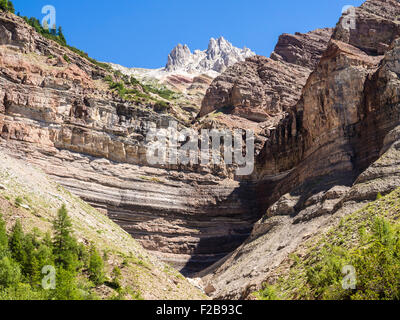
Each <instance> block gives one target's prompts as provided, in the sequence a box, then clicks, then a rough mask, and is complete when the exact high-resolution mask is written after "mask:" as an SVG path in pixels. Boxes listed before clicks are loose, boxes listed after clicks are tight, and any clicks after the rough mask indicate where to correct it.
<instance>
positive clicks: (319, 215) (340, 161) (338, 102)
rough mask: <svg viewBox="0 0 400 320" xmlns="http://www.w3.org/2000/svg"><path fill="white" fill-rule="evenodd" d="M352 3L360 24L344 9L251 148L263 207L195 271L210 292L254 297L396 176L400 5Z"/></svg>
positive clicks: (390, 185) (372, 1) (376, 1)
mask: <svg viewBox="0 0 400 320" xmlns="http://www.w3.org/2000/svg"><path fill="white" fill-rule="evenodd" d="M356 12H357V15H356V19H357V20H356V26H357V27H356V28H355V29H351V30H350V31H349V30H346V29H344V28H343V25H342V21H343V18H342V19H341V21H340V22H339V23H338V25H337V27H336V29H335V30H334V32H333V36H332V39H331V40H330V42H329V45H328V48H327V49H326V51H325V52H324V53H323V55H322V57H321V59H320V61H319V63H318V64H317V65H316V68H315V69H314V71H313V72H312V73H311V74H310V76H309V78H308V79H307V82H306V84H305V86H304V88H303V90H302V94H301V97H300V99H299V101H298V102H297V103H296V104H295V105H293V107H292V108H291V109H290V110H289V112H288V113H287V115H285V116H284V118H283V119H282V120H281V121H280V122H279V124H278V125H277V126H276V128H274V129H273V130H272V131H270V135H269V137H268V139H267V140H266V142H265V144H264V147H263V149H262V150H261V152H260V154H259V157H258V158H257V170H256V172H255V176H256V178H257V179H258V181H259V184H258V198H259V201H260V203H265V205H264V206H265V207H267V208H268V209H267V210H266V213H265V215H264V217H263V218H262V219H261V220H259V221H258V222H257V223H256V224H255V227H254V229H253V231H252V235H251V236H250V237H249V238H248V239H247V240H246V242H245V243H244V244H243V245H242V246H241V247H240V248H238V249H237V250H235V252H233V253H232V254H230V255H229V256H227V257H225V258H224V259H222V260H221V261H219V262H218V263H216V264H215V265H213V266H212V267H210V268H209V269H207V270H204V271H203V272H201V273H200V274H198V276H199V277H202V278H203V281H204V283H205V285H206V286H207V288H209V293H210V294H211V295H212V296H213V297H214V298H216V299H221V298H225V299H226V298H230V299H238V298H251V297H252V295H251V294H252V292H254V291H255V290H259V289H260V288H261V286H262V283H264V282H267V283H273V282H274V281H275V280H276V279H277V277H279V276H280V274H279V273H276V272H275V271H276V270H277V268H278V267H279V266H282V265H285V264H287V263H289V259H288V256H289V254H290V253H291V252H294V251H295V250H296V248H297V247H298V246H299V245H300V244H301V243H302V242H304V241H305V240H306V239H308V238H310V237H311V236H312V235H314V234H316V233H321V232H324V231H325V230H327V229H328V228H329V227H330V226H332V225H333V224H336V223H338V222H339V221H340V218H341V217H343V216H344V215H346V214H348V213H350V212H354V211H355V210H357V209H359V208H361V207H363V206H364V205H365V204H367V203H368V202H370V201H373V200H375V199H376V197H377V195H378V193H381V194H386V193H389V192H391V191H393V190H394V189H396V188H397V187H399V186H400V181H399V174H398V169H397V168H398V159H397V155H398V144H399V140H398V138H399V136H398V132H399V129H398V126H399V124H400V113H399V111H400V104H399V100H398V99H399V94H398V87H399V84H400V82H399V81H400V79H399V76H398V75H399V72H398V68H399V67H398V63H397V62H396V61H398V60H399V58H400V56H399V45H400V39H398V37H399V32H398V28H397V17H398V16H399V13H400V5H399V3H398V2H397V1H383V0H370V1H367V2H366V3H365V4H363V5H362V6H361V7H360V8H357V9H356ZM377 26H381V27H382V28H383V29H384V30H386V31H385V32H383V34H381V35H379V33H376V36H375V38H374V41H373V43H372V42H371V38H370V37H365V36H364V35H365V32H366V28H367V27H368V28H369V29H372V30H374V29H375V28H376V27H377ZM389 30H390V34H389ZM346 32H347V34H346ZM370 32H372V33H371V34H375V33H374V31H370ZM263 195H264V198H263ZM263 199H264V201H263ZM232 270H235V271H234V272H232Z"/></svg>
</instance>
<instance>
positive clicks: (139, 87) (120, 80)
mask: <svg viewBox="0 0 400 320" xmlns="http://www.w3.org/2000/svg"><path fill="white" fill-rule="evenodd" d="M104 80H105V81H106V82H107V83H108V85H109V89H110V90H114V91H116V92H117V93H118V95H119V96H120V98H121V99H124V100H128V101H134V102H137V103H144V104H151V105H152V106H153V108H154V110H155V111H156V112H163V111H168V110H169V108H170V102H169V101H171V100H172V99H174V97H175V96H176V93H175V92H173V91H171V90H169V89H167V88H164V87H162V88H156V87H154V86H151V85H148V84H143V83H141V82H140V81H139V80H137V79H136V78H135V77H129V76H127V75H124V74H122V73H121V72H120V71H115V72H114V74H113V77H112V76H110V75H109V76H107V77H105V79H104ZM160 98H162V99H164V100H162V99H160ZM166 100H168V101H166Z"/></svg>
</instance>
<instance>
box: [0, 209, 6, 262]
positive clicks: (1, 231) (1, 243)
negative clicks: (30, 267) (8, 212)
mask: <svg viewBox="0 0 400 320" xmlns="http://www.w3.org/2000/svg"><path fill="white" fill-rule="evenodd" d="M7 249H8V236H7V230H6V223H5V222H4V220H3V216H2V215H1V214H0V258H1V257H2V256H3V255H4V254H5V253H6V252H7Z"/></svg>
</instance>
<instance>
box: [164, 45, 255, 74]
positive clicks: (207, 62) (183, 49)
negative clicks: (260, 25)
mask: <svg viewBox="0 0 400 320" xmlns="http://www.w3.org/2000/svg"><path fill="white" fill-rule="evenodd" d="M254 55H255V53H254V52H252V51H251V50H250V49H248V48H246V47H244V48H243V49H240V48H237V47H234V46H233V45H232V44H231V43H230V42H229V41H227V40H226V39H225V38H224V37H220V38H218V39H214V38H211V39H210V41H209V43H208V48H207V50H204V51H201V50H195V51H194V52H193V53H191V51H190V49H189V47H188V46H187V45H184V46H182V45H181V44H179V45H177V46H176V47H175V48H174V49H173V50H172V51H171V53H170V54H169V56H168V63H167V65H166V67H165V70H166V71H168V72H189V73H210V72H217V73H221V72H223V71H225V70H226V68H228V67H230V66H231V65H233V64H235V63H236V62H241V61H244V60H245V59H246V58H249V57H252V56H254Z"/></svg>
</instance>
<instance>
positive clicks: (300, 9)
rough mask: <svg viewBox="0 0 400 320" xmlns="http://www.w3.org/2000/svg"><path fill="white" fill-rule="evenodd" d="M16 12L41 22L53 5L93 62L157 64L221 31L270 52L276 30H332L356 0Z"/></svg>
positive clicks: (80, 1)
mask: <svg viewBox="0 0 400 320" xmlns="http://www.w3.org/2000/svg"><path fill="white" fill-rule="evenodd" d="M12 1H13V3H14V6H15V8H16V12H18V11H19V12H21V15H25V16H28V17H31V16H34V17H36V18H38V19H39V20H41V19H42V17H43V16H44V15H42V13H41V9H42V7H43V6H44V5H47V4H50V5H53V6H54V7H55V8H56V10H57V11H56V12H57V25H61V26H62V27H63V30H64V34H65V36H66V38H67V41H68V43H69V44H70V45H73V46H75V47H77V48H79V49H81V50H83V51H85V52H88V53H89V55H90V56H91V57H93V58H95V59H97V60H99V61H107V62H115V63H118V64H122V65H124V66H127V67H144V68H158V67H162V66H164V65H165V63H166V62H167V61H166V60H167V56H168V54H169V52H170V51H171V50H172V48H173V47H174V46H175V45H177V44H178V43H182V44H187V45H188V46H189V47H190V49H192V51H193V50H195V49H202V50H204V49H206V48H207V45H208V41H209V39H210V38H211V37H214V38H217V37H220V36H224V37H225V38H226V39H227V40H229V41H230V42H232V43H233V44H234V45H235V46H238V47H243V46H247V47H249V48H250V49H252V50H253V51H255V52H256V53H257V54H260V55H265V56H269V55H270V53H271V51H272V50H273V49H274V46H275V44H276V41H277V39H278V36H279V35H280V34H282V33H294V32H296V31H298V32H307V31H310V30H313V29H316V28H321V27H333V26H335V25H336V23H337V21H338V19H339V17H340V16H341V9H342V7H343V6H345V5H354V6H359V5H360V4H361V3H363V2H364V1H362V0H305V1H298V0H247V1H245V0H197V1H194V0H113V1H112V0H108V1H106V0H96V1H95V0H68V1H67V0H45V1H42V0H12Z"/></svg>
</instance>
